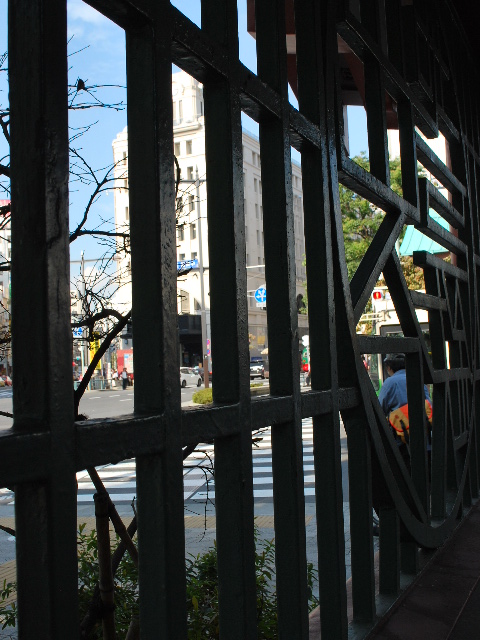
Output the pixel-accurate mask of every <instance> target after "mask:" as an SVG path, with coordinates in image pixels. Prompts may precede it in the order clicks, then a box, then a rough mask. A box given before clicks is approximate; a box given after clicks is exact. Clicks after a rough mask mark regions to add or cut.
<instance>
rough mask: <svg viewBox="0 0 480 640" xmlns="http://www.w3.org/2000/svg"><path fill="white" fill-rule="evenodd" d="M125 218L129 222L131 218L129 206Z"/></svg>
mask: <svg viewBox="0 0 480 640" xmlns="http://www.w3.org/2000/svg"><path fill="white" fill-rule="evenodd" d="M125 220H126V221H127V222H128V221H129V220H130V213H129V211H128V207H125Z"/></svg>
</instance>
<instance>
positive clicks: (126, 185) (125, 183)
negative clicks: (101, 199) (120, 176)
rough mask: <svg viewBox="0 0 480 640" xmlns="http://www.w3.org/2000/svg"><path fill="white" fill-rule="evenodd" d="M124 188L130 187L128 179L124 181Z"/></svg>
mask: <svg viewBox="0 0 480 640" xmlns="http://www.w3.org/2000/svg"><path fill="white" fill-rule="evenodd" d="M123 188H124V189H128V180H124V181H123Z"/></svg>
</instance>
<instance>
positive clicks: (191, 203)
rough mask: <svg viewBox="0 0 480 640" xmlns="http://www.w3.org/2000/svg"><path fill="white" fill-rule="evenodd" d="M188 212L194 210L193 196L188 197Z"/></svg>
mask: <svg viewBox="0 0 480 640" xmlns="http://www.w3.org/2000/svg"><path fill="white" fill-rule="evenodd" d="M188 210H189V211H194V210H195V196H188Z"/></svg>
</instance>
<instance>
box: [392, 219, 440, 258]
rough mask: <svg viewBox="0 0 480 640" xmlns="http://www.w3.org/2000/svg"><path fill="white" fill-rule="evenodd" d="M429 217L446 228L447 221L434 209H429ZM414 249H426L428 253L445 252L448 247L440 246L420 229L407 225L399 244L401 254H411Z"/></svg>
mask: <svg viewBox="0 0 480 640" xmlns="http://www.w3.org/2000/svg"><path fill="white" fill-rule="evenodd" d="M429 214H430V217H431V218H432V220H435V222H438V224H440V225H441V226H442V227H444V229H448V228H449V226H448V222H447V221H446V220H444V219H443V218H442V216H440V215H439V214H438V213H437V212H436V211H434V210H433V209H430V211H429ZM414 251H428V252H429V253H446V252H447V251H448V249H445V247H442V246H441V245H439V244H438V242H434V241H433V240H431V239H430V238H428V237H427V236H425V235H424V234H423V233H422V232H421V231H419V230H418V229H415V227H414V226H413V225H408V227H407V231H406V232H405V236H404V238H403V241H402V244H401V245H400V255H401V256H411V255H412V253H413V252H414Z"/></svg>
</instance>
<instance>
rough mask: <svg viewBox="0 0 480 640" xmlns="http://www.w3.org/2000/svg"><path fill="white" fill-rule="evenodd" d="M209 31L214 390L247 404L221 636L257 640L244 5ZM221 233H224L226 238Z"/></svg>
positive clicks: (226, 504)
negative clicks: (242, 82)
mask: <svg viewBox="0 0 480 640" xmlns="http://www.w3.org/2000/svg"><path fill="white" fill-rule="evenodd" d="M202 25H203V30H204V31H205V33H207V34H208V35H209V36H210V37H211V38H212V39H214V40H217V41H218V42H221V43H222V44H223V45H224V46H225V47H226V49H227V51H228V55H229V62H230V70H231V76H230V78H229V80H228V81H225V80H223V79H219V78H213V77H212V78H210V79H209V81H208V82H206V83H205V85H204V103H205V136H206V139H205V152H206V169H207V201H208V212H207V213H208V228H209V234H208V247H209V266H210V310H211V311H210V313H211V315H210V318H211V330H212V356H213V362H214V365H213V366H214V371H215V374H214V375H215V383H214V385H213V394H214V400H215V401H216V402H223V403H231V402H239V414H238V416H239V420H240V425H241V433H240V434H239V435H235V436H232V437H226V438H221V439H220V438H218V439H217V440H216V441H215V505H216V514H217V549H218V583H219V617H220V635H221V636H222V637H228V638H232V640H234V639H238V640H243V638H255V637H256V634H257V631H256V595H255V561H254V522H253V471H252V441H251V426H250V424H251V423H250V382H249V350H248V310H247V277H246V262H245V217H244V210H243V158H242V128H241V110H240V102H239V95H238V87H237V86H236V85H235V81H236V76H235V74H234V72H233V69H234V68H235V65H236V64H237V63H238V26H237V5H236V2H234V1H233V0H228V2H221V1H219V0H215V1H211V0H209V1H208V2H202ZM220 230H221V232H220Z"/></svg>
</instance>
